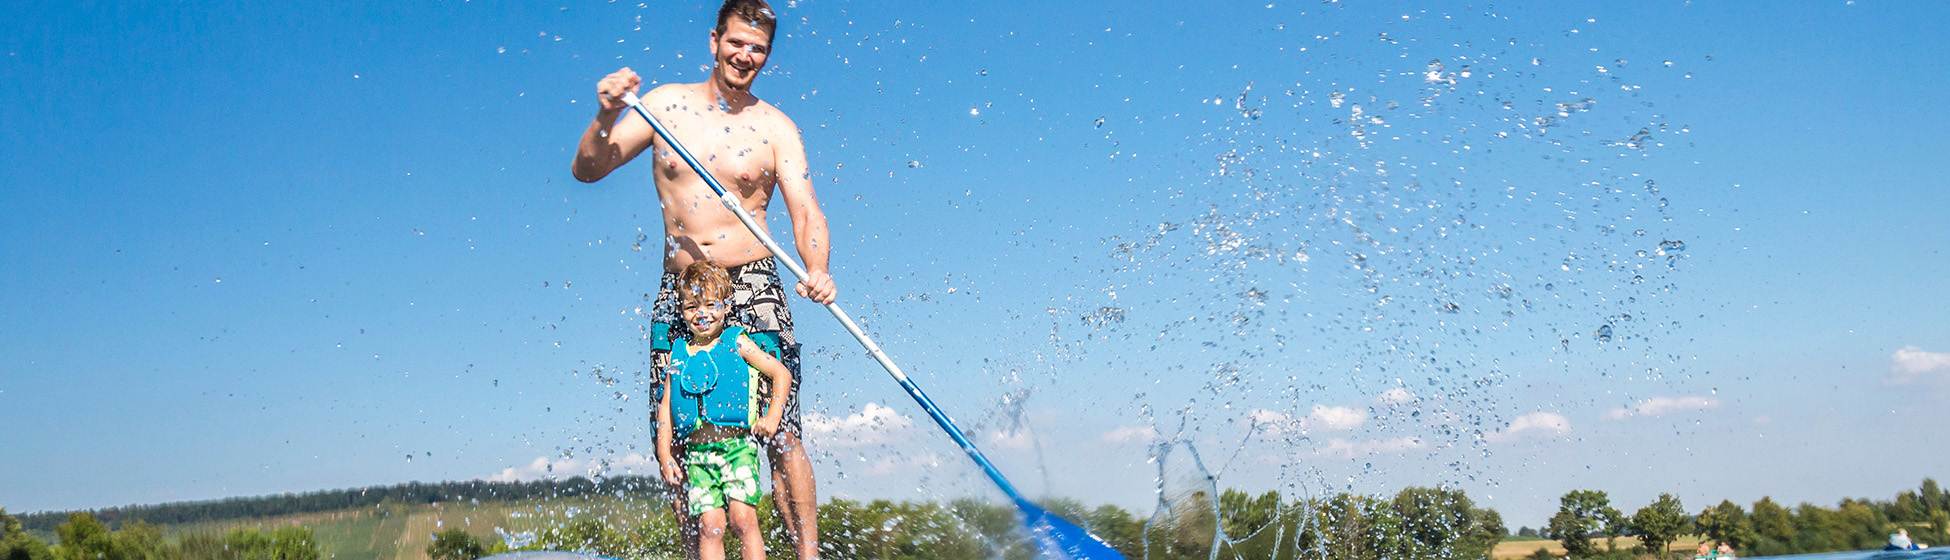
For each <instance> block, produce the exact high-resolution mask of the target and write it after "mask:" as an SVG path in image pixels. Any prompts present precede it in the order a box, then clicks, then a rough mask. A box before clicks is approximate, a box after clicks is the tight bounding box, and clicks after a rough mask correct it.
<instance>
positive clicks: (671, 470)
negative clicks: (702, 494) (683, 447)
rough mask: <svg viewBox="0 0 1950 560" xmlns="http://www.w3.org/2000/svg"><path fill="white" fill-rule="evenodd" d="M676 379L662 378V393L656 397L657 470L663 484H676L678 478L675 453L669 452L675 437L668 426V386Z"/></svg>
mask: <svg viewBox="0 0 1950 560" xmlns="http://www.w3.org/2000/svg"><path fill="white" fill-rule="evenodd" d="M676 382H677V380H676V379H665V380H664V394H663V396H661V397H659V398H658V399H657V472H658V473H659V474H661V475H663V479H664V484H669V485H672V486H676V485H677V483H678V478H679V474H680V473H679V470H678V468H677V459H676V457H677V455H676V454H675V453H672V452H671V449H672V447H673V446H672V442H671V440H672V439H673V438H674V437H676V436H675V432H673V431H672V430H671V428H670V416H671V415H670V387H671V384H672V383H676Z"/></svg>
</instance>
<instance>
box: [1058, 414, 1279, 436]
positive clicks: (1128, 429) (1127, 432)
mask: <svg viewBox="0 0 1950 560" xmlns="http://www.w3.org/2000/svg"><path fill="white" fill-rule="evenodd" d="M1254 412H1259V411H1254ZM1097 439H1099V440H1101V441H1103V442H1104V443H1146V444H1148V443H1151V442H1153V441H1157V440H1158V429H1157V428H1153V427H1150V426H1118V427H1116V428H1112V429H1111V430H1110V431H1108V432H1104V435H1103V436H1101V437H1099V438H1097Z"/></svg>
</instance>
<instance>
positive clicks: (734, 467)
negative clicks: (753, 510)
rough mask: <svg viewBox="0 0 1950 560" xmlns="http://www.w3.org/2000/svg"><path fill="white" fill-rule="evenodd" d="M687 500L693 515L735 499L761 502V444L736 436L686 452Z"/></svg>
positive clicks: (692, 447)
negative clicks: (759, 478)
mask: <svg viewBox="0 0 1950 560" xmlns="http://www.w3.org/2000/svg"><path fill="white" fill-rule="evenodd" d="M684 474H685V476H686V477H687V478H688V479H689V480H687V481H685V484H684V490H685V492H686V493H687V495H686V496H685V498H687V499H686V500H685V501H686V502H689V504H690V510H691V515H692V516H693V517H695V516H697V515H700V514H702V513H704V512H705V511H708V510H712V509H717V508H721V507H725V506H726V505H728V504H729V503H730V502H731V501H739V502H744V503H747V504H752V505H754V506H755V505H758V500H759V499H760V498H761V497H762V494H761V493H760V491H759V486H758V447H756V446H755V445H754V444H753V443H752V440H751V439H750V438H743V437H736V438H731V439H725V440H719V441H714V442H711V443H694V444H691V445H690V448H689V449H686V450H685V452H684Z"/></svg>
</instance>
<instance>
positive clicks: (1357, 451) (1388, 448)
mask: <svg viewBox="0 0 1950 560" xmlns="http://www.w3.org/2000/svg"><path fill="white" fill-rule="evenodd" d="M1419 447H1422V438H1418V437H1414V436H1403V437H1398V438H1394V439H1374V440H1347V439H1342V438H1334V439H1330V440H1327V446H1326V447H1322V448H1319V449H1315V450H1314V454H1315V455H1319V456H1322V457H1341V458H1346V459H1352V458H1355V457H1358V456H1361V455H1372V454H1375V453H1395V452H1401V451H1407V450H1410V449H1415V448H1419Z"/></svg>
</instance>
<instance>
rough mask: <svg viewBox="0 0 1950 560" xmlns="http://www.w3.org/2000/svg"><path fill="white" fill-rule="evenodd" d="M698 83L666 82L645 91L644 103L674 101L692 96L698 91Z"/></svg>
mask: <svg viewBox="0 0 1950 560" xmlns="http://www.w3.org/2000/svg"><path fill="white" fill-rule="evenodd" d="M697 86H698V84H677V83H671V84H664V85H660V86H657V87H654V88H650V91H648V92H644V94H643V101H644V103H672V102H677V101H682V100H684V99H687V98H690V97H691V96H692V95H694V94H695V93H696V92H697Z"/></svg>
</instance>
